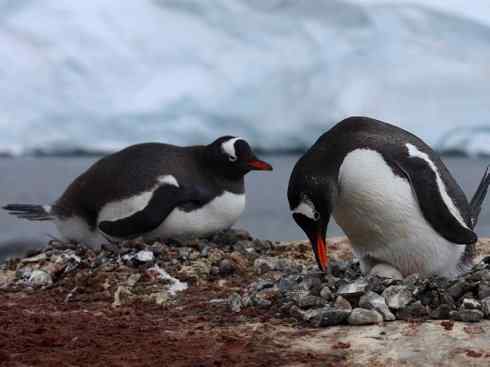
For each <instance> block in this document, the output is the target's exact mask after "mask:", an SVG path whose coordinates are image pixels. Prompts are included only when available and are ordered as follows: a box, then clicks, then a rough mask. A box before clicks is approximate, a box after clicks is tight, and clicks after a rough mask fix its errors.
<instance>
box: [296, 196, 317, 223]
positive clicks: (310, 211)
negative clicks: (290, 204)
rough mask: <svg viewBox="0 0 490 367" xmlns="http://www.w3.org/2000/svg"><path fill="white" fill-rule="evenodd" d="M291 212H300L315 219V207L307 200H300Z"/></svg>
mask: <svg viewBox="0 0 490 367" xmlns="http://www.w3.org/2000/svg"><path fill="white" fill-rule="evenodd" d="M292 213H293V214H302V215H304V216H305V217H307V218H310V219H313V220H316V218H315V213H316V209H315V206H314V205H313V203H312V202H311V201H309V200H302V201H301V203H299V205H298V206H297V207H296V208H294V209H293V211H292Z"/></svg>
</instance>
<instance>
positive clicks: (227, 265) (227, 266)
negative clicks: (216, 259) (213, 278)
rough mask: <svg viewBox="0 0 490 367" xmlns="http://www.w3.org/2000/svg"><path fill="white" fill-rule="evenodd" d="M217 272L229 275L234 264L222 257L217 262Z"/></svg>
mask: <svg viewBox="0 0 490 367" xmlns="http://www.w3.org/2000/svg"><path fill="white" fill-rule="evenodd" d="M219 272H220V274H222V275H230V274H232V273H234V272H235V264H234V263H233V261H231V260H230V259H223V260H221V261H220V263H219Z"/></svg>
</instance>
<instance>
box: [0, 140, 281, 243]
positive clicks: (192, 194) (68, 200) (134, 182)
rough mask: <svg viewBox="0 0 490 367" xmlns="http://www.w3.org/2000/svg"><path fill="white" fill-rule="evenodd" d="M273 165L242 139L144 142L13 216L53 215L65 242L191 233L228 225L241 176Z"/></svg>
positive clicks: (236, 207)
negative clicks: (198, 142) (180, 143)
mask: <svg viewBox="0 0 490 367" xmlns="http://www.w3.org/2000/svg"><path fill="white" fill-rule="evenodd" d="M255 170H257V171H270V170H272V166H271V165H270V164H268V163H266V162H265V161H262V160H259V159H258V158H257V156H256V155H255V153H254V151H253V150H252V148H251V147H250V145H249V144H248V143H247V141H246V140H244V139H242V138H239V137H234V136H223V137H220V138H218V139H216V140H215V141H214V142H212V143H211V144H209V145H196V146H187V147H181V146H175V145H170V144H164V143H142V144H137V145H132V146H129V147H127V148H125V149H123V150H121V151H119V152H116V153H113V154H110V155H108V156H105V157H104V158H102V159H100V160H98V161H97V162H95V163H94V164H93V165H92V166H91V167H90V168H89V169H88V170H87V171H85V172H84V173H82V174H81V175H80V176H79V177H77V178H76V179H75V180H74V181H73V182H72V183H71V184H70V185H69V186H68V188H67V189H66V190H65V192H64V193H63V194H62V195H61V197H60V198H59V199H58V200H56V201H55V202H54V203H53V204H51V205H25V204H9V205H6V206H4V207H3V208H4V209H5V210H7V211H8V212H9V213H10V214H12V215H15V216H17V217H19V218H23V219H28V220H31V221H54V223H55V224H56V227H57V229H58V231H59V232H60V234H61V236H62V238H63V239H64V240H66V241H70V242H75V243H80V244H85V245H87V246H89V247H93V248H99V247H100V245H101V244H102V243H107V242H108V241H110V242H118V241H122V240H128V239H135V238H143V239H168V238H189V237H199V236H206V235H210V234H213V233H214V232H218V231H221V230H225V229H227V228H229V227H231V226H232V225H233V224H234V223H235V222H236V221H237V220H238V219H239V217H240V215H241V214H242V212H243V210H244V208H245V202H246V198H245V184H244V176H245V175H246V174H247V173H248V172H250V171H255Z"/></svg>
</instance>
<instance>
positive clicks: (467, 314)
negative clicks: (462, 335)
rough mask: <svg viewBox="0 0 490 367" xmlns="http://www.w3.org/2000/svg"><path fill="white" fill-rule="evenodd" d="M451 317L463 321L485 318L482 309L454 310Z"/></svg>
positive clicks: (477, 320) (475, 320) (476, 320)
mask: <svg viewBox="0 0 490 367" xmlns="http://www.w3.org/2000/svg"><path fill="white" fill-rule="evenodd" d="M451 319H453V320H456V321H463V322H479V321H481V319H483V312H481V311H480V310H459V311H452V312H451Z"/></svg>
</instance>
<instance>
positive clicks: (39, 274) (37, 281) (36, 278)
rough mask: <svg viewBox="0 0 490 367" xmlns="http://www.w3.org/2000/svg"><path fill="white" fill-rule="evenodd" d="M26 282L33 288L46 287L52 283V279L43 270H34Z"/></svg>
mask: <svg viewBox="0 0 490 367" xmlns="http://www.w3.org/2000/svg"><path fill="white" fill-rule="evenodd" d="M28 282H29V283H30V284H32V285H34V286H46V285H50V284H52V283H53V278H51V275H49V274H48V273H46V272H45V271H44V270H34V271H33V272H32V273H31V276H30V277H29V280H28Z"/></svg>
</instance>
